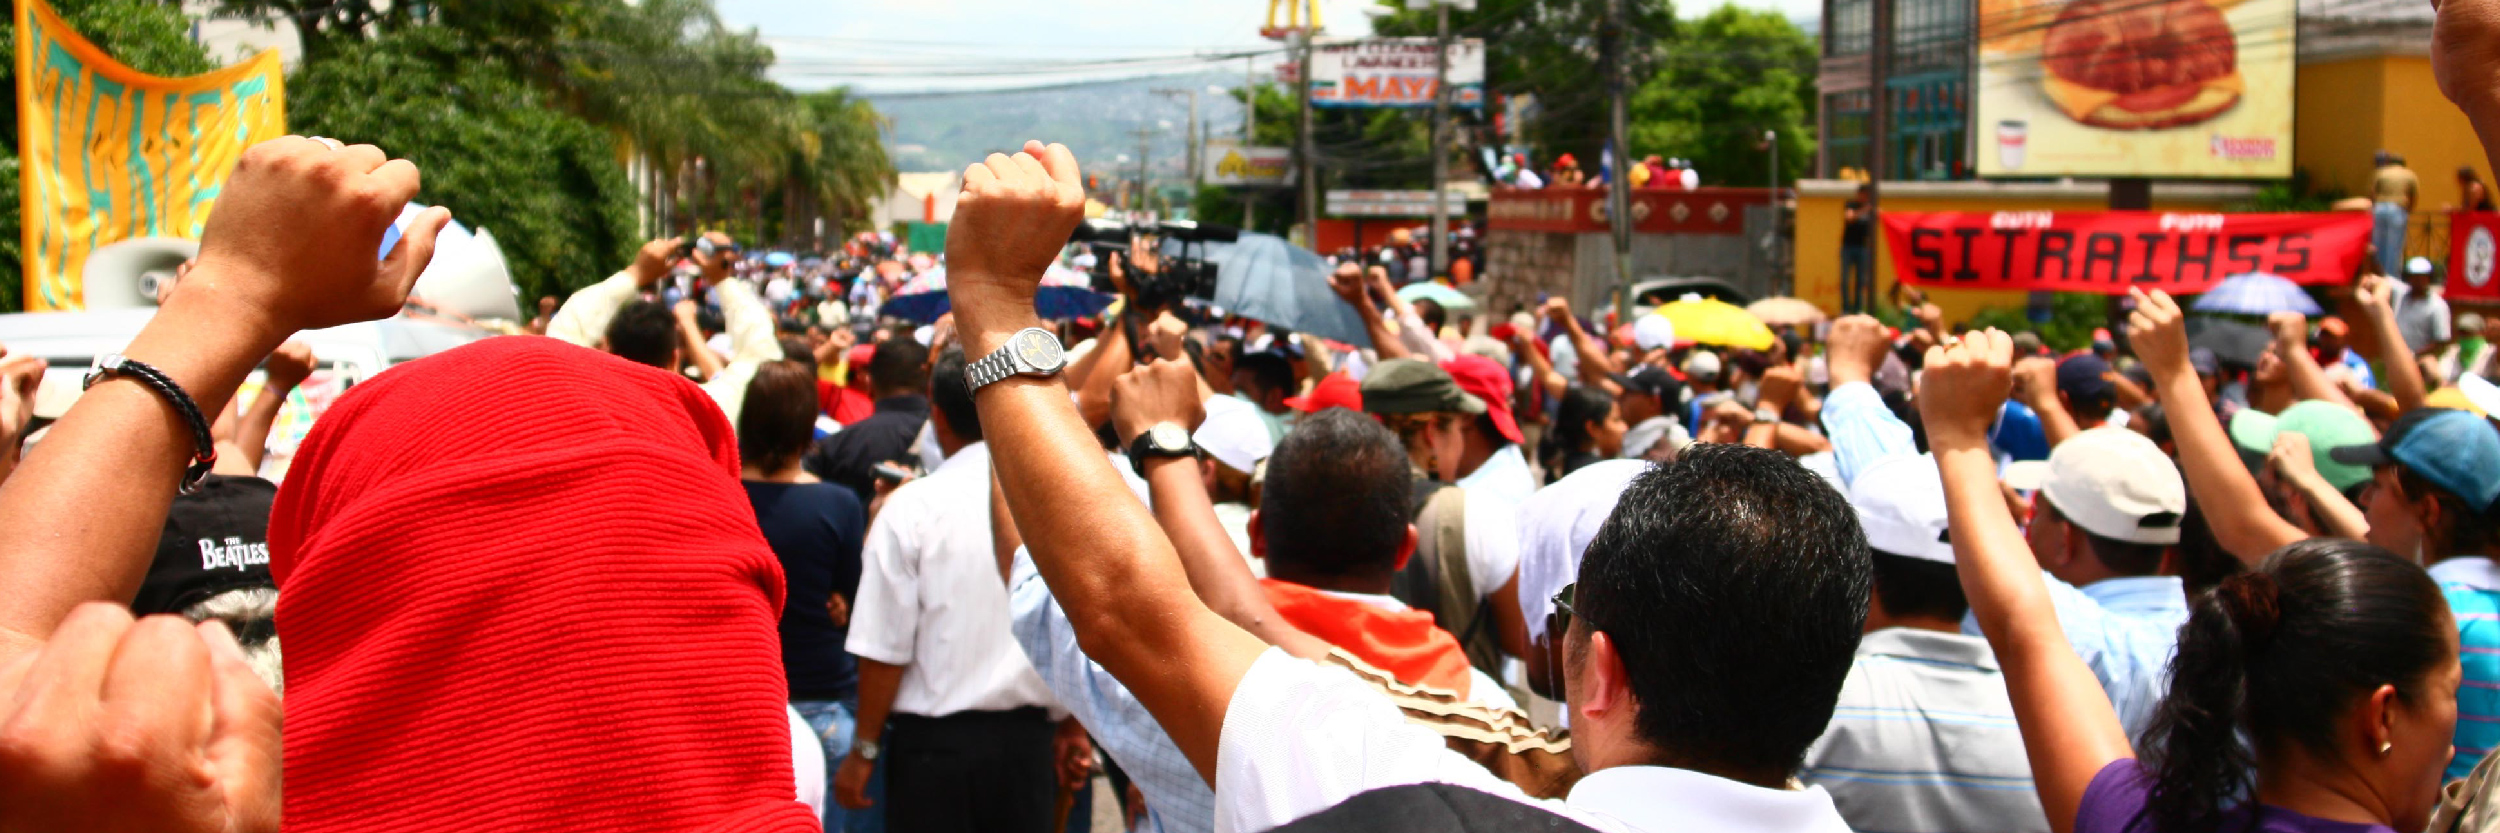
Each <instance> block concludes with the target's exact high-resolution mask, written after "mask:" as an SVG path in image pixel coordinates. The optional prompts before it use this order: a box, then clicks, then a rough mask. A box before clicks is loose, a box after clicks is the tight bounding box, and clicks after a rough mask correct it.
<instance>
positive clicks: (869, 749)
mask: <svg viewBox="0 0 2500 833" xmlns="http://www.w3.org/2000/svg"><path fill="white" fill-rule="evenodd" d="M851 754H853V755H858V756H859V759H860V760H863V761H869V762H872V763H873V762H875V761H876V760H877V756H878V755H883V754H885V750H884V749H883V748H882V747H879V746H877V742H876V741H873V740H866V739H859V740H853V741H851Z"/></svg>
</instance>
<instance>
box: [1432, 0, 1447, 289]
mask: <svg viewBox="0 0 2500 833" xmlns="http://www.w3.org/2000/svg"><path fill="white" fill-rule="evenodd" d="M1432 9H1433V17H1434V19H1435V22H1434V24H1433V25H1434V34H1433V41H1432V43H1433V52H1432V54H1433V62H1434V66H1433V76H1432V269H1431V274H1434V275H1444V274H1448V273H1449V268H1450V184H1449V180H1450V140H1449V130H1450V0H1433V4H1432Z"/></svg>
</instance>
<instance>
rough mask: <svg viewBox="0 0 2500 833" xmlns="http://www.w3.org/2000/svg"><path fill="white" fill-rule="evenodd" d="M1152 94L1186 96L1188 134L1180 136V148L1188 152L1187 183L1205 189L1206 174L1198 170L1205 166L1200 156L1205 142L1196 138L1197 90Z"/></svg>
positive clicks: (1160, 90) (1161, 90)
mask: <svg viewBox="0 0 2500 833" xmlns="http://www.w3.org/2000/svg"><path fill="white" fill-rule="evenodd" d="M1154 93H1155V94H1156V95H1169V96H1181V95H1186V96H1189V132H1188V133H1187V134H1185V135H1183V136H1182V143H1183V145H1182V146H1183V148H1184V149H1185V150H1186V151H1187V152H1188V153H1187V158H1188V160H1189V183H1190V185H1191V186H1193V187H1199V188H1203V187H1206V184H1207V179H1206V174H1205V172H1204V171H1202V170H1200V166H1202V165H1204V164H1206V160H1205V159H1204V158H1202V156H1201V154H1202V151H1203V147H1202V146H1203V145H1204V144H1205V142H1203V141H1201V140H1200V139H1199V138H1198V90H1197V88H1195V87H1192V88H1190V89H1186V90H1176V89H1172V88H1169V87H1156V88H1155V89H1154ZM1195 198H1196V197H1194V196H1193V197H1192V199H1195Z"/></svg>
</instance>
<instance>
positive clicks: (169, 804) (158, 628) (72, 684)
mask: <svg viewBox="0 0 2500 833" xmlns="http://www.w3.org/2000/svg"><path fill="white" fill-rule="evenodd" d="M377 245H378V244H377ZM280 719H281V718H280V716H279V705H278V697H277V695H275V694H272V693H270V691H269V687H268V686H267V685H264V684H262V683H261V681H260V678H259V677H255V676H253V675H252V669H251V666H250V665H249V664H247V663H246V662H245V661H244V659H243V652H242V649H241V648H239V647H237V646H236V645H235V642H234V637H233V636H232V635H231V634H228V633H227V632H226V629H225V626H224V625H222V624H215V623H207V624H202V625H199V626H196V627H194V626H193V625H192V624H190V623H188V622H185V621H183V620H182V619H180V618H178V617H173V616H151V617H148V618H146V619H139V620H136V621H133V620H132V619H131V618H130V613H129V612H128V611H125V610H123V609H121V608H120V607H118V606H115V605H111V604H105V603H101V602H93V603H89V604H86V605H83V606H81V607H79V608H78V609H77V610H75V611H72V612H71V613H70V615H69V618H68V619H67V620H64V621H63V622H62V623H61V628H60V630H57V631H54V632H53V634H52V638H51V640H50V641H48V642H46V643H44V646H43V648H42V649H41V650H38V651H32V652H28V653H25V654H22V655H19V656H18V657H17V658H16V659H14V660H12V661H10V662H9V663H7V664H6V665H0V830H11V831H15V830H82V831H99V832H100V833H101V832H102V831H129V833H257V832H258V831H268V832H269V833H274V832H275V831H276V830H277V829H278V811H279V771H278V769H279V723H280Z"/></svg>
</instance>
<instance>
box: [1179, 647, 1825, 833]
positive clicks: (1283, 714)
mask: <svg viewBox="0 0 2500 833" xmlns="http://www.w3.org/2000/svg"><path fill="white" fill-rule="evenodd" d="M1218 738H1219V739H1218V742H1217V747H1216V762H1215V829H1216V831H1217V833H1254V831H1260V830H1267V829H1270V828H1273V827H1276V826H1278V825H1282V824H1285V823H1287V822H1291V821H1293V820H1295V819H1299V818H1302V817H1304V816H1308V815H1311V814H1314V813H1317V812H1319V811H1321V810H1325V809H1328V808H1330V807H1334V806H1336V805H1337V804H1338V803H1339V802H1342V801H1344V800H1346V799H1349V798H1353V797H1354V796H1356V795H1358V794H1361V793H1364V792H1369V791H1371V790H1376V789H1380V788H1382V787H1395V786H1401V785H1405V784H1426V783H1444V784H1452V785H1456V786H1460V787H1466V788H1468V789H1473V790H1477V791H1480V792H1484V793H1487V794H1490V795H1494V796H1498V797H1501V798H1506V799H1510V800H1513V801H1517V802H1520V803H1522V804H1529V805H1533V806H1536V807H1539V808H1542V809H1545V810H1547V811H1550V812H1553V813H1555V814H1557V815H1560V816H1563V817H1565V818H1569V819H1571V820H1573V821H1577V822H1579V823H1581V824H1585V825H1588V826H1590V827H1593V828H1596V829H1598V830H1604V831H1616V832H1617V833H1630V831H1661V832H1662V833H1663V831H1677V832H1678V833H1751V831H1766V832H1767V831H1780V833H1848V830H1849V827H1848V825H1847V824H1846V823H1845V822H1843V821H1842V820H1841V818H1840V811H1839V810H1838V809H1836V808H1835V807H1834V806H1833V805H1832V797H1831V795H1830V794H1829V793H1826V792H1824V791H1823V790H1822V789H1821V788H1819V787H1808V788H1805V789H1800V790H1775V789H1769V788H1766V787H1756V786H1753V785H1750V784H1743V783H1739V782H1736V781H1730V780H1727V779H1724V778H1719V777H1716V776H1712V775H1705V774H1702V773H1699V772H1692V771H1689V770H1681V769H1670V768H1667V767H1654V766H1627V767H1614V768H1611V769H1603V770H1599V771H1597V772H1592V773H1589V774H1588V775H1586V776H1583V777H1582V778H1581V779H1580V782H1579V783H1578V784H1575V785H1573V786H1572V788H1571V794H1570V795H1569V796H1568V797H1566V798H1564V799H1562V800H1560V801H1555V800H1550V799H1548V800H1537V799H1532V798H1529V797H1528V796H1527V795H1526V794H1524V793H1522V792H1520V791H1519V788H1518V787H1515V786H1512V785H1511V784H1510V782H1508V781H1504V780H1502V779H1500V778H1496V777H1494V775H1493V773H1491V772H1487V771H1485V769H1484V767H1481V766H1478V765H1477V764H1476V762H1475V761H1472V760H1469V759H1468V758H1467V757H1465V756H1463V755H1460V754H1458V753H1456V752H1452V751H1450V750H1449V747H1448V746H1447V745H1445V744H1444V742H1443V740H1442V738H1441V736H1440V735H1439V734H1437V733H1435V732H1433V731H1432V730H1431V729H1427V728H1424V727H1422V726H1417V725H1415V724H1412V723H1408V722H1407V721H1406V717H1405V716H1404V715H1403V714H1401V713H1400V712H1399V711H1398V707H1397V706H1396V705H1394V704H1392V703H1390V702H1389V700H1388V699H1387V698H1384V697H1381V696H1380V694H1379V693H1378V692H1376V691H1374V690H1372V689H1370V688H1369V687H1367V686H1365V685H1364V684H1363V683H1362V681H1360V680H1357V679H1355V677H1354V675H1353V674H1352V673H1351V672H1348V671H1345V670H1343V669H1339V668H1333V667H1329V666H1323V665H1320V664H1317V663H1313V662H1308V661H1304V660H1299V659H1295V658H1293V657H1292V656H1289V655H1287V654H1286V653H1285V652H1283V651H1280V650H1277V649H1274V648H1270V649H1268V650H1267V652H1266V653H1264V654H1261V655H1260V656H1259V659H1258V661H1257V662H1256V663H1253V664H1252V665H1251V666H1250V671H1249V673H1247V674H1244V675H1243V676H1242V678H1241V683H1240V685H1239V686H1237V687H1235V688H1234V689H1233V699H1232V703H1231V704H1230V705H1229V706H1228V707H1227V708H1226V709H1225V711H1224V727H1223V729H1222V731H1221V733H1220V734H1219V735H1218Z"/></svg>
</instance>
